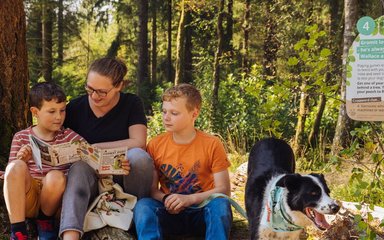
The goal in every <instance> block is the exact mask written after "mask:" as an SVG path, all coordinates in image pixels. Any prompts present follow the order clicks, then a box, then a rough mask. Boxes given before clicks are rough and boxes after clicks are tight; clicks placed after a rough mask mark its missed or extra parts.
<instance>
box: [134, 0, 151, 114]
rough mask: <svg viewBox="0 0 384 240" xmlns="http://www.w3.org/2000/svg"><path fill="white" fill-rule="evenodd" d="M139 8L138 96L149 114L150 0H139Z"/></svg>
mask: <svg viewBox="0 0 384 240" xmlns="http://www.w3.org/2000/svg"><path fill="white" fill-rule="evenodd" d="M137 3H138V7H139V36H138V39H137V40H138V58H139V59H138V66H137V94H138V95H139V96H140V97H141V99H142V100H143V102H144V108H145V110H146V111H147V112H148V111H150V108H151V105H150V103H149V95H150V94H148V93H149V92H150V90H151V89H150V87H149V74H148V70H149V66H148V63H149V61H148V56H149V54H148V0H138V1H137Z"/></svg>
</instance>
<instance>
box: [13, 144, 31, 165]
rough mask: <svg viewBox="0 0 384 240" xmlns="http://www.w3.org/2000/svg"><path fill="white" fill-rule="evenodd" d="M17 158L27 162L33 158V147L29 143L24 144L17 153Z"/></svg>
mask: <svg viewBox="0 0 384 240" xmlns="http://www.w3.org/2000/svg"><path fill="white" fill-rule="evenodd" d="M16 158H17V159H18V160H22V161H24V162H27V161H28V160H30V159H31V158H32V148H31V146H29V145H24V146H22V147H21V148H20V150H19V151H18V152H17V154H16Z"/></svg>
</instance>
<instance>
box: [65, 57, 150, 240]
mask: <svg viewBox="0 0 384 240" xmlns="http://www.w3.org/2000/svg"><path fill="white" fill-rule="evenodd" d="M126 73H127V67H126V66H125V64H124V63H123V62H122V61H120V60H118V59H114V58H101V59H98V60H96V61H94V62H93V63H92V64H91V66H90V68H89V70H88V74H87V82H86V85H85V90H86V92H87V95H84V96H80V97H79V98H76V99H74V100H72V101H71V102H70V103H69V104H68V106H67V109H66V112H67V117H66V120H65V123H64V125H65V126H66V127H68V128H71V129H72V130H74V131H75V132H77V133H78V134H80V135H81V136H82V137H83V138H84V139H85V140H87V141H88V142H89V143H90V144H93V145H94V146H97V147H100V148H116V147H122V146H124V147H127V148H128V149H129V150H128V153H127V158H128V164H129V166H128V168H127V169H130V171H129V174H128V175H114V176H113V180H114V182H117V183H119V184H120V185H121V186H122V187H123V189H124V191H125V192H126V193H129V194H132V195H135V196H136V197H137V198H138V199H140V198H143V197H146V196H149V194H150V188H151V183H152V171H153V163H152V160H151V158H150V157H149V155H148V154H147V153H146V152H145V151H144V150H143V149H145V147H146V138H147V127H146V123H147V122H146V118H145V114H144V110H143V104H142V102H141V100H140V99H139V97H138V96H136V95H134V94H131V93H122V92H121V90H122V89H123V87H124V76H125V74H126ZM98 178H99V177H98V175H97V173H96V172H95V170H93V169H92V168H91V167H90V166H89V165H88V164H86V163H84V162H83V161H79V162H76V163H75V164H73V165H72V167H71V168H70V170H69V173H68V183H67V187H66V190H65V193H64V197H63V207H62V213H61V223H60V236H61V237H62V238H63V239H64V240H67V239H79V238H80V237H81V236H82V234H83V223H84V218H85V215H86V212H87V208H88V205H89V203H90V202H92V200H93V199H94V198H95V197H96V196H97V195H98V194H99V193H98Z"/></svg>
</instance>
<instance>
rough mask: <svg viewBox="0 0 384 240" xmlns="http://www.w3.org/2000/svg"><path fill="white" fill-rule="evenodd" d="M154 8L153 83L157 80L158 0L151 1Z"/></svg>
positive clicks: (152, 8)
mask: <svg viewBox="0 0 384 240" xmlns="http://www.w3.org/2000/svg"><path fill="white" fill-rule="evenodd" d="M151 4H152V6H151V10H152V31H151V32H152V34H151V37H152V41H151V84H155V83H156V82H157V74H156V69H157V0H152V1H151Z"/></svg>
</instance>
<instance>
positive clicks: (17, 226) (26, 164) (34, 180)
mask: <svg viewBox="0 0 384 240" xmlns="http://www.w3.org/2000/svg"><path fill="white" fill-rule="evenodd" d="M29 98H30V110H31V112H32V115H33V116H34V117H36V120H37V124H36V125H34V126H30V127H28V128H27V129H24V130H22V131H20V132H17V133H16V134H15V135H14V137H13V140H12V145H11V152H10V154H9V163H8V166H7V168H6V170H5V177H4V180H5V181H4V199H5V203H6V205H7V210H8V214H9V219H10V222H11V239H27V238H28V236H27V229H26V223H25V218H35V217H37V220H36V223H37V228H38V233H39V239H40V240H43V239H44V240H45V239H57V231H56V230H55V227H54V215H55V213H56V212H57V210H58V208H59V207H60V204H61V198H62V195H63V193H64V189H65V185H66V177H65V173H66V171H67V170H68V168H69V165H62V166H58V167H52V166H48V165H45V164H43V171H40V170H39V169H38V167H37V166H36V164H35V162H34V161H33V159H32V150H31V147H30V145H29V135H34V136H35V137H37V138H39V139H41V140H43V141H45V142H48V143H50V144H59V143H65V142H70V141H73V140H82V138H81V137H80V136H79V135H78V134H77V133H75V132H74V131H72V130H70V129H63V128H62V125H63V122H64V119H65V106H66V96H65V94H64V92H63V90H62V89H61V88H60V87H59V86H58V85H56V84H54V83H48V82H43V83H38V84H36V85H35V86H34V87H32V89H31V90H30V93H29Z"/></svg>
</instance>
